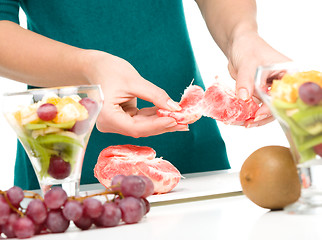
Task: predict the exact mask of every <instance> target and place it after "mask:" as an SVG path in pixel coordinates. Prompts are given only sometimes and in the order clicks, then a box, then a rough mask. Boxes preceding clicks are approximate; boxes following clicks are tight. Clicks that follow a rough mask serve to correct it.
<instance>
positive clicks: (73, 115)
mask: <svg viewBox="0 0 322 240" xmlns="http://www.w3.org/2000/svg"><path fill="white" fill-rule="evenodd" d="M56 107H57V111H58V113H57V116H56V117H55V118H54V120H53V121H54V122H55V123H64V122H69V121H82V120H85V119H87V118H88V112H87V109H86V108H85V107H84V106H83V105H81V104H80V103H79V102H76V101H75V100H74V99H73V98H72V97H69V96H66V97H63V98H61V99H60V101H58V103H57V104H56Z"/></svg>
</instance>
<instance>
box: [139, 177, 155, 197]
mask: <svg viewBox="0 0 322 240" xmlns="http://www.w3.org/2000/svg"><path fill="white" fill-rule="evenodd" d="M139 177H140V178H142V179H143V181H144V182H145V191H144V194H143V195H142V197H143V198H147V197H148V196H150V195H152V194H153V193H154V184H153V182H152V180H151V179H150V178H148V177H147V176H144V175H140V176H139Z"/></svg>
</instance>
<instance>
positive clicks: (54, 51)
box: [0, 21, 88, 87]
mask: <svg viewBox="0 0 322 240" xmlns="http://www.w3.org/2000/svg"><path fill="white" fill-rule="evenodd" d="M0 32H1V34H0V53H1V54H0V76H4V77H7V78H10V79H13V80H16V81H19V82H23V83H27V84H30V85H33V86H40V87H52V86H63V85H74V84H78V85H79V84H88V80H87V78H86V77H85V76H84V74H83V73H84V71H83V70H84V65H85V63H84V62H83V60H84V59H83V58H82V56H83V53H84V51H86V50H82V49H79V48H76V47H72V46H70V45H67V44H63V43H61V42H58V41H54V40H52V39H49V38H46V37H44V36H42V35H39V34H36V33H34V32H31V31H29V30H26V29H24V28H22V27H20V26H19V25H17V24H15V23H13V22H9V21H0Z"/></svg>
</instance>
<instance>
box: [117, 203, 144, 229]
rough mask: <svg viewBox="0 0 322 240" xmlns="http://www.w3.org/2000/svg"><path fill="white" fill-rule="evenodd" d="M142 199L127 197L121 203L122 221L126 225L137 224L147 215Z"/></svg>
mask: <svg viewBox="0 0 322 240" xmlns="http://www.w3.org/2000/svg"><path fill="white" fill-rule="evenodd" d="M143 204H144V203H143V202H142V201H141V199H138V198H135V197H125V198H123V199H122V200H121V201H120V203H119V208H120V209H121V212H122V220H123V221H124V222H125V223H137V222H139V221H140V220H141V219H142V217H143V216H144V214H145V211H146V209H145V206H144V205H143Z"/></svg>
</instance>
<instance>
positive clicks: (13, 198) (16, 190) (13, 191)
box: [7, 186, 25, 207]
mask: <svg viewBox="0 0 322 240" xmlns="http://www.w3.org/2000/svg"><path fill="white" fill-rule="evenodd" d="M7 197H8V199H9V201H10V202H11V204H12V205H13V206H15V207H18V206H19V205H20V202H21V201H22V200H23V199H24V197H25V194H24V193H23V190H22V189H21V188H20V187H17V186H13V187H12V188H10V189H9V190H8V191H7Z"/></svg>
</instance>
